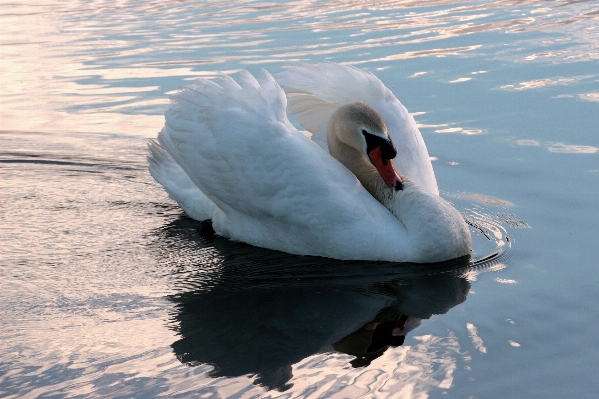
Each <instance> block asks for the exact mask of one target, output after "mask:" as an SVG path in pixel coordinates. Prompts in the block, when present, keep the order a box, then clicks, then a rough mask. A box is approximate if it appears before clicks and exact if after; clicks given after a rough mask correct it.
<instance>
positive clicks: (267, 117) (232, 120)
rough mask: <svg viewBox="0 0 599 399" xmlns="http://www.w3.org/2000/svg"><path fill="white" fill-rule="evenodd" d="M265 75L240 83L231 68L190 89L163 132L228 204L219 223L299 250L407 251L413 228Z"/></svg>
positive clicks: (366, 254)
mask: <svg viewBox="0 0 599 399" xmlns="http://www.w3.org/2000/svg"><path fill="white" fill-rule="evenodd" d="M264 75H265V76H264V77H263V78H262V79H261V80H260V81H257V80H256V79H255V78H254V77H253V76H252V75H250V74H249V73H248V72H246V71H243V72H241V73H240V75H239V78H238V80H237V82H236V81H234V80H233V79H231V78H230V77H228V76H222V77H221V78H220V79H219V80H218V81H217V82H214V81H211V80H207V79H199V80H197V81H196V82H195V83H194V84H193V85H191V86H189V87H185V88H182V89H181V90H180V91H179V92H178V93H177V94H175V95H174V96H173V97H172V100H173V104H172V106H171V108H170V110H169V111H167V112H166V124H165V127H164V129H163V130H162V131H161V132H160V134H159V142H160V144H161V145H162V147H163V148H164V149H165V150H166V152H168V154H169V155H170V156H171V157H172V158H173V159H174V160H175V161H176V163H177V164H178V165H180V166H181V168H182V169H183V170H184V171H185V172H186V174H187V175H188V176H189V178H190V179H191V180H192V181H193V183H194V184H195V185H196V186H197V187H198V188H200V190H201V191H202V192H203V193H204V194H206V196H207V197H208V198H209V199H210V200H211V201H213V202H214V203H215V204H216V206H218V208H219V209H220V210H222V212H220V213H219V214H217V215H216V217H215V218H214V219H213V226H214V228H215V231H216V232H217V233H219V234H221V235H224V236H227V237H230V238H232V239H235V240H239V241H244V242H247V243H250V244H254V245H257V246H262V247H266V248H272V249H279V250H282V251H286V252H292V253H297V254H312V255H322V256H329V257H337V258H354V259H360V258H362V259H368V258H370V259H372V252H373V248H372V246H373V245H374V246H378V245H380V246H381V249H383V248H386V249H385V250H386V251H389V250H390V249H389V247H392V250H393V251H394V252H397V251H404V252H405V251H406V248H402V243H401V242H400V243H397V240H398V239H399V240H401V238H402V237H405V229H404V228H403V226H401V224H400V223H398V222H397V220H396V219H395V218H393V217H390V216H391V215H390V213H389V212H388V210H387V209H386V208H384V207H383V206H382V205H381V204H380V203H379V202H377V201H376V200H375V199H374V198H373V197H372V196H370V195H369V194H368V193H367V192H366V190H364V188H363V187H362V186H361V185H360V183H359V182H358V181H357V179H356V178H355V176H354V175H352V174H351V172H349V171H348V170H347V169H346V168H345V167H344V166H342V165H341V164H340V163H339V162H338V161H337V160H335V159H333V158H332V157H331V156H330V155H328V154H327V153H326V152H325V151H323V150H322V149H321V148H320V147H318V146H317V145H316V144H314V143H313V142H311V141H310V139H308V138H306V137H305V136H304V135H302V134H301V133H300V132H299V131H298V130H297V129H295V128H294V127H293V126H292V125H291V124H290V123H289V121H288V120H287V116H286V114H285V108H286V100H285V94H284V92H283V91H282V89H281V88H280V87H279V86H278V84H277V83H276V82H275V81H274V79H273V78H272V76H270V75H269V74H267V73H266V72H264ZM373 235H374V236H373ZM379 235H380V236H381V237H379ZM372 243H376V244H372ZM374 251H376V248H375V249H374ZM383 252H384V251H383ZM393 256H395V258H397V255H393ZM383 258H387V259H392V255H390V254H386V255H384V256H382V257H381V259H383Z"/></svg>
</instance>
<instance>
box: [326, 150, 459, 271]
mask: <svg viewBox="0 0 599 399" xmlns="http://www.w3.org/2000/svg"><path fill="white" fill-rule="evenodd" d="M329 151H330V153H331V155H332V156H333V157H335V158H337V159H338V160H339V161H340V162H341V163H342V164H343V165H345V166H346V167H347V168H348V169H349V170H350V171H351V172H352V173H353V174H354V175H355V176H356V177H357V178H358V180H359V181H360V183H362V185H363V186H364V188H365V189H366V190H367V191H368V192H369V193H370V194H371V195H372V196H373V197H374V198H376V199H377V200H378V201H379V202H380V203H381V204H383V205H384V206H385V207H386V208H387V209H389V211H391V213H392V214H393V215H394V216H395V217H396V218H397V219H398V220H399V221H400V222H401V223H402V224H403V225H404V226H405V228H406V230H407V232H408V239H409V241H410V244H409V247H410V248H411V250H412V251H413V252H414V254H415V260H416V261H417V262H418V261H423V262H433V261H441V260H447V259H451V258H457V257H460V256H463V255H464V254H467V253H468V252H469V251H470V248H471V238H470V232H469V230H468V226H467V225H466V223H465V222H464V220H463V218H462V216H461V214H460V213H459V212H458V211H457V210H456V209H455V208H454V207H453V206H451V205H450V204H449V203H448V202H447V201H445V200H444V199H443V198H441V197H439V196H438V195H436V194H431V193H429V192H428V191H426V190H424V189H422V188H421V187H420V186H418V185H417V184H416V183H414V182H412V181H411V180H410V179H409V178H408V177H406V176H402V178H403V190H399V191H395V190H393V189H392V188H390V187H389V186H387V184H386V183H385V181H384V180H383V179H382V177H381V176H380V175H379V173H378V171H377V170H376V168H375V167H374V166H373V165H372V164H371V163H370V162H369V160H368V159H367V158H366V157H365V156H364V155H362V154H361V153H359V152H358V151H357V150H355V149H353V148H351V147H349V146H348V145H346V144H344V143H341V142H336V143H335V142H332V141H331V140H329ZM416 254H417V255H416ZM418 256H421V257H422V259H418Z"/></svg>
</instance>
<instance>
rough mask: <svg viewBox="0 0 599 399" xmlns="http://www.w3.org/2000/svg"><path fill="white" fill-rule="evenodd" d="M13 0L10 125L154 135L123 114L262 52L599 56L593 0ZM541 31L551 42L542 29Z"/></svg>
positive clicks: (5, 110)
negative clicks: (18, 0)
mask: <svg viewBox="0 0 599 399" xmlns="http://www.w3.org/2000/svg"><path fill="white" fill-rule="evenodd" d="M1 7H2V8H3V9H4V10H5V13H4V15H3V20H4V23H3V24H2V25H3V26H2V27H1V28H0V29H2V35H3V38H4V39H3V40H4V43H5V46H4V50H3V60H2V75H3V80H2V93H3V96H2V114H3V116H4V117H3V125H4V126H5V128H11V129H12V128H15V129H19V126H20V129H23V128H27V127H30V128H32V129H33V128H35V127H38V128H40V127H41V126H45V127H47V128H50V127H54V128H56V129H64V128H66V127H68V126H72V125H73V123H74V122H75V118H72V116H71V115H72V114H77V118H76V119H78V120H84V121H87V122H89V123H86V125H90V126H92V127H93V128H95V129H97V130H98V131H118V132H122V133H127V134H130V133H135V132H138V134H143V133H142V130H146V129H150V126H151V125H152V124H153V123H155V122H158V120H159V119H158V118H157V119H149V118H135V117H132V116H131V117H129V119H130V122H131V123H129V124H126V123H124V121H123V119H121V118H119V117H118V116H115V115H114V114H127V115H140V114H143V115H156V114H160V113H161V111H162V110H163V109H164V108H165V106H166V105H167V104H168V102H167V100H166V99H165V98H164V95H163V93H164V92H165V91H168V90H171V89H174V88H176V87H177V86H178V85H179V84H181V82H182V81H183V80H184V79H186V78H191V77H194V76H200V75H205V74H206V73H207V72H205V71H209V70H227V69H228V70H234V69H238V68H240V67H250V68H252V65H256V64H259V65H263V66H265V67H268V65H269V64H273V63H274V64H275V66H274V67H273V66H270V67H269V69H273V68H274V69H276V68H279V66H278V64H279V63H280V62H289V61H293V60H306V59H323V58H324V59H328V58H330V59H333V60H342V61H349V62H351V63H353V64H358V65H360V66H365V67H368V66H371V65H372V66H373V67H376V68H385V67H387V66H388V65H390V64H391V63H393V62H397V61H398V60H406V59H413V58H419V57H462V58H463V57H466V58H480V57H481V56H483V57H491V58H497V59H498V60H503V61H506V62H514V61H515V62H549V63H560V62H584V61H589V60H597V59H598V58H599V53H597V51H596V49H597V48H598V47H599V39H598V37H597V33H598V32H599V29H597V28H596V25H597V24H596V21H597V9H596V6H595V5H594V4H593V2H573V3H572V4H569V3H568V2H559V1H558V2H541V3H539V2H536V1H522V2H518V3H517V4H514V3H513V2H509V1H496V2H485V3H483V2H475V3H466V2H460V1H430V2H426V3H424V4H423V3H422V2H410V1H385V2H375V3H368V2H366V3H356V2H347V1H332V2H314V1H297V2H289V3H268V2H265V3H255V2H244V1H240V2H217V3H209V4H205V3H176V4H171V5H164V4H163V3H161V2H153V1H150V2H137V3H132V4H129V3H123V4H121V5H118V4H117V5H114V4H111V5H106V4H104V3H102V2H84V3H73V4H70V5H69V6H64V5H62V4H61V5H60V6H58V4H57V3H53V2H44V3H42V4H37V5H35V6H33V5H13V4H11V5H3V6H1ZM7 10H10V12H6V11H7ZM22 21H27V23H25V24H24V23H22ZM32 25H33V26H34V28H33V29H30V26H32ZM540 30H542V31H544V36H543V38H542V40H538V39H537V38H536V37H535V35H536V34H535V32H537V31H540ZM552 32H553V33H552ZM506 35H507V36H506ZM531 36H532V37H531ZM456 43H459V44H460V45H459V46H456ZM6 44H10V45H9V46H7V45H6ZM208 73H209V72H208ZM470 79H472V77H471V76H466V77H465V76H461V77H460V76H458V77H455V78H453V79H450V81H451V82H452V83H457V82H465V81H466V80H470ZM570 79H574V80H577V79H578V78H577V77H573V76H565V77H559V78H556V79H554V78H549V77H545V76H541V77H537V78H536V79H534V80H530V81H528V82H513V81H509V82H503V83H502V84H501V85H500V86H502V87H504V88H508V87H511V88H513V89H516V90H519V89H525V88H529V87H538V86H539V85H544V84H569V83H571V82H572V81H571V80H570ZM592 94H593V93H590V94H588V93H577V95H580V98H581V99H587V100H593V99H594V98H595V97H594V96H593V95H592ZM32 102H33V103H36V104H38V105H39V107H32V106H31V103H32ZM25 104H28V105H27V106H25V107H24V105H25ZM42 105H43V106H42ZM48 106H50V109H48ZM32 108H33V109H32ZM92 114H93V115H92ZM124 125H128V127H127V128H125V127H124ZM466 130H472V129H466ZM474 130H476V129H474ZM148 134H149V133H148Z"/></svg>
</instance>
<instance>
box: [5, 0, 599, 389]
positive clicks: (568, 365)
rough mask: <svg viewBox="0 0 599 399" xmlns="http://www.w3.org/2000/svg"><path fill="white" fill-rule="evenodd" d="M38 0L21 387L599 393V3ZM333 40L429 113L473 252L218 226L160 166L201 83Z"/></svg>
mask: <svg viewBox="0 0 599 399" xmlns="http://www.w3.org/2000/svg"><path fill="white" fill-rule="evenodd" d="M24 3H25V2H18V3H17V2H14V3H10V2H3V3H2V4H0V18H1V23H0V32H1V43H0V44H1V46H0V49H1V50H0V51H1V71H0V72H1V78H0V96H1V97H0V118H1V119H0V121H1V127H0V186H1V189H0V197H1V199H0V207H1V213H0V231H1V233H0V234H1V235H0V237H1V243H2V245H1V249H0V251H1V258H0V262H1V268H0V270H1V276H2V278H1V279H0V287H1V289H0V323H1V326H2V328H1V329H0V396H2V397H6V398H33V397H86V398H87V397H102V398H105V397H109V398H116V397H137V398H142V397H143V398H148V397H186V398H187V397H198V398H212V397H221V398H225V397H232V398H256V397H285V398H291V397H302V398H304V397H305V398H317V397H318V398H323V397H324V398H357V397H368V398H370V397H377V398H387V397H389V398H427V397H431V398H444V397H451V398H454V397H455V398H471V397H472V398H553V397H555V398H563V397H573V398H590V397H594V395H596V392H597V390H598V389H599V380H598V379H597V375H596V374H597V368H598V367H599V353H598V349H597V348H599V333H598V331H599V307H598V306H597V304H596V302H597V298H598V296H599V288H598V286H599V271H598V270H597V265H598V263H599V262H598V261H597V259H599V238H598V236H597V228H598V226H599V50H598V49H599V3H598V2H597V1H569V0H564V1H532V0H512V1H503V0H497V1H494V2H493V1H469V2H468V1H453V0H432V1H427V2H422V1H410V0H404V1H401V0H397V1H379V2H366V1H364V2H349V1H296V2H250V1H236V0H231V1H213V2H185V1H179V2H170V3H169V2H159V1H120V2H119V1H116V2H115V1H99V0H93V1H72V2H66V3H65V2H58V1H56V2H54V1H39V2H35V3H33V4H32V3H31V2H29V4H24ZM322 60H330V61H335V62H343V63H348V64H351V65H355V66H357V67H360V68H365V69H368V70H370V71H372V72H374V73H375V74H376V75H377V76H379V77H380V78H381V80H382V81H383V82H384V83H385V84H386V85H387V86H388V87H389V88H390V89H391V90H392V91H393V92H394V93H395V94H396V96H397V97H398V98H399V99H400V100H401V101H402V102H403V104H404V105H405V106H406V107H407V108H408V109H409V110H410V112H412V113H413V114H414V115H415V118H416V120H417V121H418V123H419V124H420V128H421V131H422V133H423V136H424V139H425V141H426V142H427V145H428V149H429V152H430V154H431V156H432V157H433V166H434V168H435V173H436V176H437V180H438V183H439V186H440V189H441V191H442V195H443V196H444V197H445V198H447V199H448V200H450V201H452V202H453V203H454V204H455V206H456V207H457V208H458V209H459V210H460V211H461V212H462V213H463V214H464V216H465V217H466V218H467V219H468V220H469V222H470V223H471V225H472V233H473V236H474V252H473V256H472V259H471V260H461V261H456V262H451V263H448V264H442V265H435V266H426V267H425V266H418V265H401V264H399V265H398V264H384V263H364V262H339V261H331V260H326V259H318V258H310V257H295V256H290V255H286V254H282V253H279V252H275V251H267V250H263V249H258V248H253V247H250V246H247V245H243V244H238V243H232V242H229V241H227V240H224V239H219V238H216V239H215V240H213V241H207V240H204V239H202V238H201V237H200V236H199V234H198V232H197V223H196V222H194V221H193V220H190V219H188V218H186V216H185V215H184V214H183V213H182V212H181V210H180V209H179V208H178V207H177V206H176V204H174V203H173V202H172V201H171V200H169V199H168V198H167V196H166V194H165V192H164V191H163V190H162V188H161V187H159V186H158V184H157V183H155V182H154V181H153V180H152V178H151V177H150V176H149V173H148V172H147V167H146V160H145V156H146V147H145V146H146V139H147V138H152V137H155V136H156V133H157V132H158V131H159V130H160V128H161V125H162V123H163V116H162V115H163V113H164V111H165V109H166V108H167V107H168V94H169V93H172V92H173V91H174V90H176V89H177V87H179V86H180V85H185V84H187V83H189V82H190V81H192V80H193V79H194V78H196V77H198V76H212V75H214V73H215V71H219V70H224V71H227V72H228V73H232V74H234V73H235V72H236V71H238V70H239V69H242V68H243V69H248V70H249V71H251V72H257V71H258V70H259V69H260V68H265V69H267V70H269V71H271V72H273V73H274V72H278V71H280V70H281V69H282V68H283V67H284V66H285V64H286V63H291V62H294V61H322ZM397 329H399V330H401V329H403V335H405V337H403V336H397V335H393V331H394V330H396V331H397Z"/></svg>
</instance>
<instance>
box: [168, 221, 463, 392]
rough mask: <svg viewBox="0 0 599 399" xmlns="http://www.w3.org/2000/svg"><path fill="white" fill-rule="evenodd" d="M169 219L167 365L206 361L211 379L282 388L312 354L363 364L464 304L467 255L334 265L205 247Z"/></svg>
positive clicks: (223, 243)
mask: <svg viewBox="0 0 599 399" xmlns="http://www.w3.org/2000/svg"><path fill="white" fill-rule="evenodd" d="M196 223H197V222H193V221H189V220H187V219H183V218H182V219H179V220H177V221H175V222H173V223H172V224H170V225H169V226H166V227H165V228H164V229H163V230H161V233H160V234H159V235H160V236H161V238H162V239H165V240H164V242H165V243H170V244H166V245H169V248H163V250H162V253H163V254H168V257H167V258H166V257H165V259H164V261H165V262H164V263H165V266H169V267H170V270H171V271H172V274H171V276H170V278H172V280H173V281H172V282H173V284H174V286H175V288H176V291H178V293H177V294H174V295H170V296H169V299H170V300H171V301H172V302H173V303H175V304H176V308H175V309H176V310H175V312H174V313H173V314H172V316H171V320H170V323H169V324H170V326H171V328H172V329H174V330H175V331H177V333H178V334H179V335H180V339H178V340H177V341H175V342H174V343H172V345H171V346H172V348H173V350H174V352H175V355H176V356H177V358H178V359H179V360H180V361H181V362H182V363H185V364H187V365H190V366H196V365H200V364H210V365H213V366H214V369H213V371H212V372H211V373H210V375H211V376H213V377H217V376H229V377H234V376H242V375H254V376H255V380H254V383H255V384H258V385H262V386H264V387H266V388H267V389H279V390H285V389H287V388H289V387H290V386H291V385H290V384H289V381H290V380H291V378H292V377H293V375H292V368H291V366H292V365H293V364H295V363H297V362H299V361H301V360H302V359H305V358H307V357H309V356H311V355H314V354H316V353H324V352H334V351H337V352H343V353H346V354H349V355H352V356H354V357H355V358H354V359H353V360H351V362H350V363H351V365H352V366H353V367H366V366H368V365H369V364H370V362H371V361H372V360H374V359H376V358H377V357H379V356H381V355H382V354H383V353H384V352H385V350H386V349H387V348H389V347H390V346H399V345H402V344H403V342H404V339H405V336H406V335H407V334H408V333H409V332H410V331H412V330H413V329H415V328H417V327H418V326H419V325H420V322H421V320H422V319H428V318H430V317H431V316H432V315H434V314H444V313H446V312H447V311H448V310H449V309H451V308H452V307H454V306H456V305H458V304H460V303H462V302H464V301H465V300H466V295H467V293H468V291H469V289H470V283H469V282H468V281H467V280H466V279H465V278H463V277H461V276H462V275H463V274H464V272H465V271H467V270H468V269H469V268H471V267H473V266H472V263H471V262H470V259H469V258H461V259H457V260H454V261H450V262H445V263H442V264H429V265H416V264H398V263H387V262H362V261H336V260H331V259H324V258H317V257H308V256H293V255H289V254H285V253H281V252H277V251H270V250H266V249H262V248H256V247H252V246H249V245H245V244H241V243H235V242H231V241H229V240H226V239H223V238H220V237H218V236H215V237H214V239H213V240H211V241H207V240H205V239H203V238H201V237H200V235H199V233H197V230H194V227H193V226H197V224H196Z"/></svg>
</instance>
